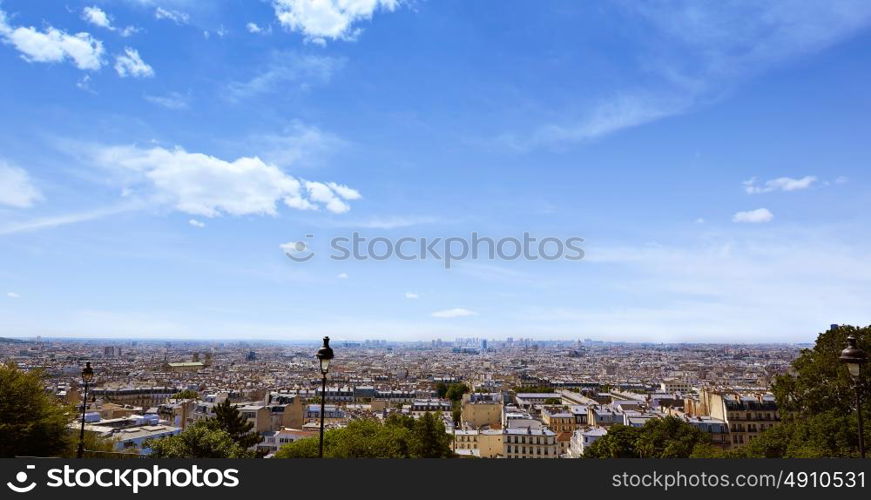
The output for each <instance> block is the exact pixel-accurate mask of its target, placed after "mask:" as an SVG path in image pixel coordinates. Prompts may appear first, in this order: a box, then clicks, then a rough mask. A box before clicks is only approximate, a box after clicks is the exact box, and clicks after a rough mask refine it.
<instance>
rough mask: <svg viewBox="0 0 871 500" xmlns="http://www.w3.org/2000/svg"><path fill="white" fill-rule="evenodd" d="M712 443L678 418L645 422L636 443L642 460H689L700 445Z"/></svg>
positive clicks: (704, 434) (706, 435)
mask: <svg viewBox="0 0 871 500" xmlns="http://www.w3.org/2000/svg"><path fill="white" fill-rule="evenodd" d="M710 442H711V438H710V436H709V435H708V434H706V433H705V432H703V431H702V430H701V429H699V428H698V427H695V426H694V425H691V424H688V423H686V422H684V421H683V420H681V419H679V418H676V417H665V418H654V419H651V420H648V421H647V422H645V424H644V427H642V432H641V434H640V435H639V437H638V440H637V441H636V448H637V450H638V452H639V455H640V456H641V457H642V458H687V457H689V456H691V455H692V454H693V450H694V449H695V448H696V447H697V446H700V445H707V444H709V443H710Z"/></svg>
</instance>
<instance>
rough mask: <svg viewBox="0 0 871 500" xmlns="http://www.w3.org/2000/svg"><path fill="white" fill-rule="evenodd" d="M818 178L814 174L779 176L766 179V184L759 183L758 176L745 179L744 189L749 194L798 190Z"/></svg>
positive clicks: (808, 185)
mask: <svg viewBox="0 0 871 500" xmlns="http://www.w3.org/2000/svg"><path fill="white" fill-rule="evenodd" d="M816 180H817V178H816V177H814V176H812V175H807V176H804V177H802V178H801V179H793V178H791V177H778V178H777V179H771V180H769V181H765V184H762V185H759V184H758V183H757V182H756V178H755V177H754V178H752V179H750V180H747V181H744V190H745V191H746V192H747V193H748V194H759V193H770V192H772V191H798V190H800V189H807V188H809V187H811V184H813V183H814V182H816Z"/></svg>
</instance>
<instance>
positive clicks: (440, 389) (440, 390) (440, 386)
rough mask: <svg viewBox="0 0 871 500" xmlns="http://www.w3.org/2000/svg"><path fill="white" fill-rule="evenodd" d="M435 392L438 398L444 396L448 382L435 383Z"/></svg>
mask: <svg viewBox="0 0 871 500" xmlns="http://www.w3.org/2000/svg"><path fill="white" fill-rule="evenodd" d="M436 394H437V395H438V397H439V398H444V397H445V396H446V395H447V394H448V384H446V383H444V382H439V383H437V384H436Z"/></svg>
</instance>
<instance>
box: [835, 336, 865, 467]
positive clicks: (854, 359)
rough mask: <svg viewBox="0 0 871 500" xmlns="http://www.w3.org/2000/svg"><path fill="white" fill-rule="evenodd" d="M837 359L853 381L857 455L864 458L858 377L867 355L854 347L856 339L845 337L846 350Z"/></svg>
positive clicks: (860, 393) (860, 392)
mask: <svg viewBox="0 0 871 500" xmlns="http://www.w3.org/2000/svg"><path fill="white" fill-rule="evenodd" d="M838 359H840V360H841V363H844V364H845V365H847V370H848V371H849V372H850V377H851V378H852V379H853V385H854V386H855V387H856V417H857V418H858V420H859V455H860V456H861V457H862V458H865V436H864V429H863V427H862V391H861V388H860V385H859V375H860V374H861V373H862V365H864V364H865V363H867V362H868V355H867V354H865V351H863V350H862V349H859V348H858V347H856V337H854V336H853V335H850V336H849V337H847V348H846V349H844V350H843V351H841V356H840V357H839V358H838Z"/></svg>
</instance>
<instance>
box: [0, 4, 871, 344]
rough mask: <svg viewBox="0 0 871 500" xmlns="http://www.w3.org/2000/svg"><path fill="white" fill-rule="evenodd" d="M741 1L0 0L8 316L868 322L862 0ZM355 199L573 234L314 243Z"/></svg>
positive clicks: (353, 335)
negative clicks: (571, 248) (354, 258)
mask: <svg viewBox="0 0 871 500" xmlns="http://www.w3.org/2000/svg"><path fill="white" fill-rule="evenodd" d="M762 4H763V2H754V1H732V2H690V1H677V0H674V1H653V2H644V3H641V2H630V1H618V0H615V1H601V2H576V1H552V0H549V1H544V2H529V1H499V2H496V1H479V2H467V1H459V0H454V1H452V0H438V1H435V0H429V1H424V0H409V1H402V0H321V1H313V0H262V1H258V0H249V1H241V0H236V1H229V0H227V1H214V2H197V1H192V0H91V1H88V2H78V1H74V0H69V1H66V2H63V3H60V2H48V1H23V0H2V2H0V74H2V83H0V109H2V113H0V335H7V336H34V335H43V336H89V337H117V338H130V337H174V338H179V337H190V338H204V339H211V338H261V339H293V340H299V339H317V338H318V337H319V336H320V335H322V334H330V335H331V336H333V337H334V338H339V339H364V338H388V339H407V340H414V339H430V338H443V339H451V338H454V337H458V336H459V337H468V336H478V337H487V338H504V337H507V336H513V337H531V338H565V339H576V338H586V337H592V338H598V339H609V340H627V341H702V342H704V341H737V342H769V341H778V342H780V341H789V342H792V341H799V342H804V341H810V340H812V339H813V338H814V337H815V335H816V333H817V332H818V331H821V330H823V329H825V328H826V327H827V326H828V324H829V323H853V324H867V323H869V310H871V309H869V304H871V287H869V284H871V265H869V262H871V259H869V253H871V251H869V248H871V246H869V243H871V237H869V234H871V221H869V216H868V214H869V213H871V211H869V208H871V206H869V205H871V197H869V182H871V174H869V165H871V151H869V149H868V147H867V144H868V143H869V140H871V137H869V127H868V116H871V113H869V112H871V98H869V93H868V88H869V83H871V59H869V58H868V57H867V55H868V53H869V49H871V30H869V25H871V4H869V3H868V2H866V1H862V0H855V1H848V0H833V1H830V2H805V1H783V2H776V3H771V4H770V5H768V3H765V4H766V5H762ZM354 231H357V232H359V233H360V234H362V235H364V236H367V237H370V238H371V237H378V236H383V237H388V238H393V239H396V238H400V237H403V236H411V237H418V238H422V237H426V238H434V237H449V236H457V237H468V236H469V234H470V233H471V232H477V233H479V234H481V235H485V236H489V237H493V238H502V237H520V236H521V235H522V234H523V233H524V232H528V233H530V234H533V235H535V236H537V237H539V238H542V237H548V236H553V237H558V238H568V237H572V236H579V237H582V238H584V244H583V248H584V251H585V254H586V256H585V258H584V259H583V260H581V261H567V260H560V261H549V262H542V261H500V260H496V261H489V260H483V259H478V260H466V261H463V262H460V263H458V264H457V265H455V266H453V267H452V268H451V269H449V270H447V269H445V268H444V266H443V265H442V264H441V263H439V262H434V261H432V260H429V261H414V262H407V261H400V260H397V259H391V260H387V261H383V262H373V261H371V260H369V261H365V262H350V261H343V262H336V261H333V260H331V259H330V258H328V255H329V253H330V252H329V241H330V239H331V238H332V237H335V236H349V235H350V234H351V233H353V232H354ZM307 234H308V235H313V237H312V238H310V239H309V240H308V241H309V243H310V247H311V249H312V250H313V251H314V252H315V257H314V258H313V259H311V260H309V261H307V262H305V263H297V262H294V261H292V260H291V259H289V258H288V257H287V256H286V255H285V254H284V252H283V251H282V245H284V244H287V243H292V242H295V241H300V240H303V239H305V235H307Z"/></svg>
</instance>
